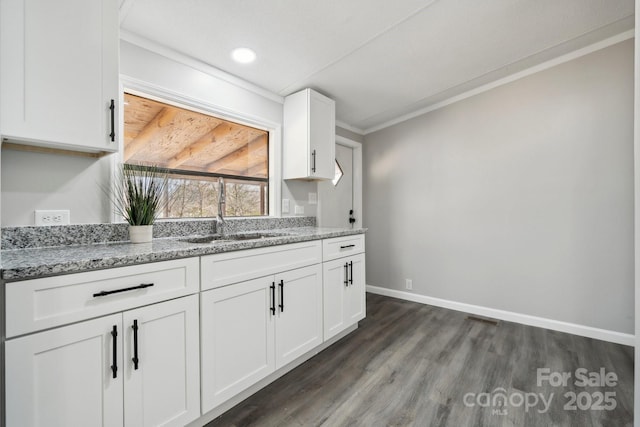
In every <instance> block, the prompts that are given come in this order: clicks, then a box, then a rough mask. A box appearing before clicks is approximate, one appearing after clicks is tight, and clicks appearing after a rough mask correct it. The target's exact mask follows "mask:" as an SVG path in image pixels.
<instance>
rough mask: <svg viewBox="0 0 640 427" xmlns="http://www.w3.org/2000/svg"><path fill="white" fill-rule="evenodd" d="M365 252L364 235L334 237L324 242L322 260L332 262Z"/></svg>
mask: <svg viewBox="0 0 640 427" xmlns="http://www.w3.org/2000/svg"><path fill="white" fill-rule="evenodd" d="M362 252H364V234H356V235H353V236H344V237H334V238H333V239H325V240H323V241H322V260H323V261H331V260H333V259H338V258H342V257H345V256H349V255H352V254H359V253H362Z"/></svg>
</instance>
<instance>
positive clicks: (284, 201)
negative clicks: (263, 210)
mask: <svg viewBox="0 0 640 427" xmlns="http://www.w3.org/2000/svg"><path fill="white" fill-rule="evenodd" d="M282 213H289V199H282Z"/></svg>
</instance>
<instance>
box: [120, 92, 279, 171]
mask: <svg viewBox="0 0 640 427" xmlns="http://www.w3.org/2000/svg"><path fill="white" fill-rule="evenodd" d="M124 110H125V111H124V112H125V117H124V118H125V120H124V121H125V129H124V135H125V144H124V159H125V162H128V163H140V164H152V165H157V166H160V167H166V168H168V169H176V170H189V171H199V172H208V173H212V174H213V173H215V174H226V175H236V176H250V177H257V178H267V177H268V146H269V143H268V137H269V133H268V132H267V131H264V130H260V129H255V128H252V127H250V126H245V125H241V124H239V123H233V122H230V121H227V120H224V119H221V118H218V117H214V116H210V115H207V114H203V113H199V112H196V111H191V110H188V109H184V108H180V107H176V106H173V105H169V104H165V103H162V102H158V101H155V100H152V99H147V98H144V97H140V96H136V95H131V94H128V93H125V109H124Z"/></svg>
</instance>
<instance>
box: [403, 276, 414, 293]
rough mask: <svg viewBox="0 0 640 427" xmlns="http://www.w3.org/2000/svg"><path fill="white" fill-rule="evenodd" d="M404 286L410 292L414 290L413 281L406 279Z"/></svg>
mask: <svg viewBox="0 0 640 427" xmlns="http://www.w3.org/2000/svg"><path fill="white" fill-rule="evenodd" d="M404 284H405V287H406V288H407V290H408V291H410V290H412V289H413V280H411V279H404Z"/></svg>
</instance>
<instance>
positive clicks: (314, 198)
mask: <svg viewBox="0 0 640 427" xmlns="http://www.w3.org/2000/svg"><path fill="white" fill-rule="evenodd" d="M309 204H310V205H317V204H318V193H309Z"/></svg>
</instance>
